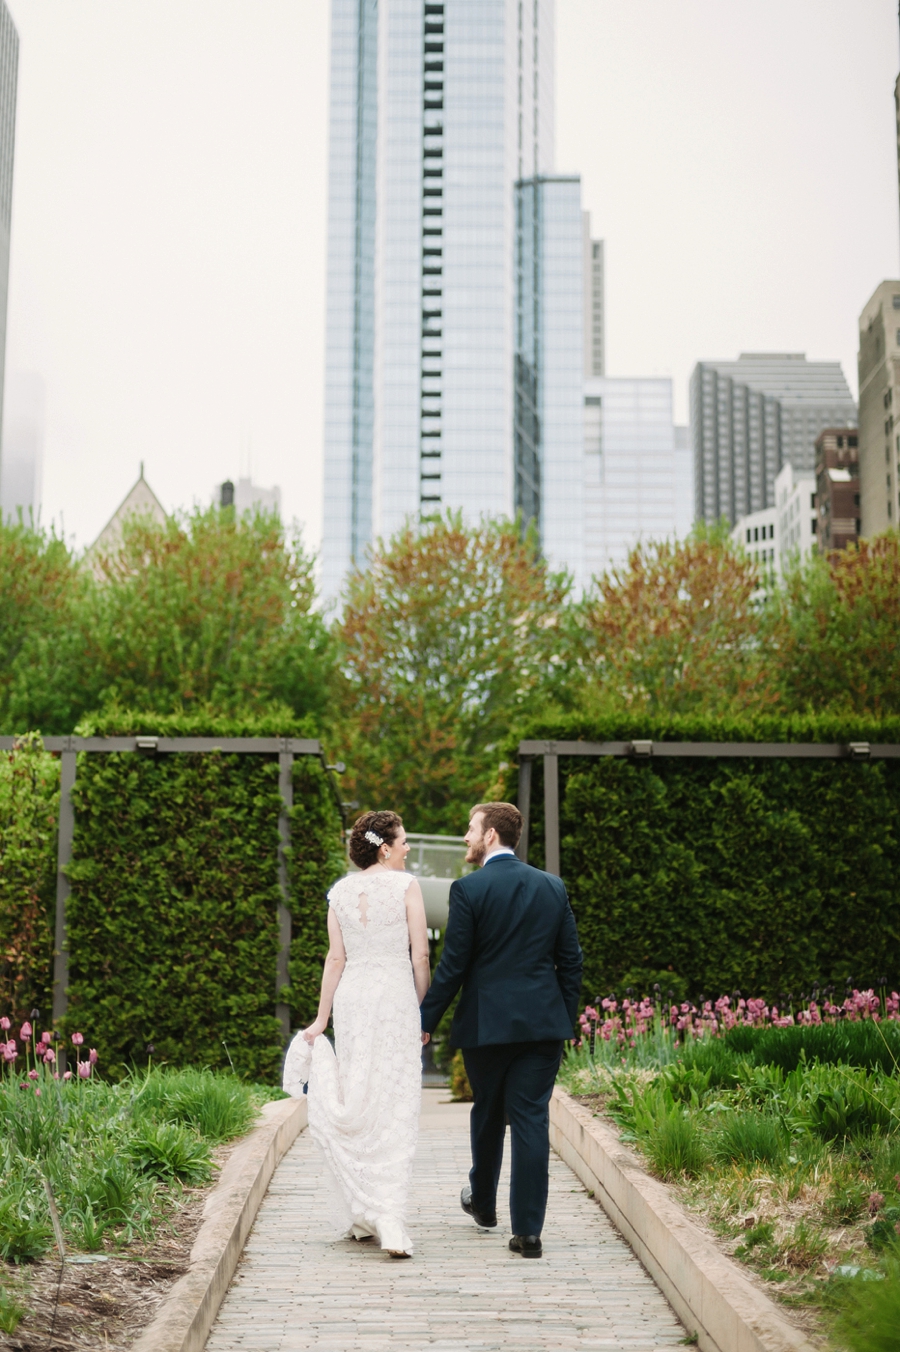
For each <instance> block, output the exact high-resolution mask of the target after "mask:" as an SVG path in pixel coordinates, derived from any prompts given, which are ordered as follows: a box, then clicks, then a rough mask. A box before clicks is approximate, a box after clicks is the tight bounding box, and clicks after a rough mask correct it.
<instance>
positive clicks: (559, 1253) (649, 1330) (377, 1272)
mask: <svg viewBox="0 0 900 1352" xmlns="http://www.w3.org/2000/svg"><path fill="white" fill-rule="evenodd" d="M424 1097H425V1103H424V1106H423V1113H422V1129H421V1135H420V1139H419V1149H418V1153H417V1156H416V1168H415V1181H414V1187H413V1199H412V1207H411V1217H412V1225H411V1231H412V1236H413V1240H414V1242H415V1245H416V1252H415V1255H414V1257H413V1258H411V1259H407V1260H397V1259H392V1258H390V1257H388V1256H387V1255H386V1254H382V1253H381V1252H380V1250H377V1249H374V1248H372V1246H371V1245H369V1244H355V1243H354V1242H353V1241H351V1240H348V1241H342V1242H338V1243H332V1242H329V1241H328V1240H326V1239H324V1238H323V1235H325V1234H327V1233H328V1225H327V1220H326V1215H325V1207H326V1205H327V1194H326V1191H325V1189H324V1186H323V1183H322V1173H323V1169H324V1166H323V1164H322V1162H321V1158H320V1156H319V1154H318V1152H317V1150H316V1147H315V1146H314V1145H313V1143H312V1141H311V1140H310V1139H309V1136H308V1134H307V1133H306V1132H303V1134H302V1135H301V1136H300V1137H299V1138H298V1140H297V1142H296V1144H295V1145H294V1146H293V1147H292V1148H291V1150H290V1151H289V1152H288V1154H287V1155H286V1156H285V1159H284V1161H283V1162H282V1164H281V1165H280V1166H279V1168H278V1170H277V1172H276V1174H275V1177H274V1178H273V1180H272V1183H271V1185H270V1187H269V1191H268V1194H267V1196H266V1198H265V1201H264V1202H263V1204H262V1207H261V1208H260V1211H259V1215H258V1216H257V1220H256V1224H255V1225H254V1227H253V1231H252V1233H251V1235H250V1239H249V1241H248V1243H247V1247H246V1249H245V1252H244V1256H243V1258H242V1260H241V1263H240V1266H239V1268H238V1271H237V1274H236V1276H235V1279H234V1281H233V1283H232V1285H231V1288H230V1290H229V1292H228V1295H227V1296H226V1298H225V1301H224V1303H223V1305H222V1309H221V1311H220V1313H219V1318H218V1320H217V1321H216V1324H215V1327H214V1328H213V1331H212V1333H211V1335H210V1338H209V1342H208V1343H207V1352H238V1349H241V1352H244V1350H245V1349H246V1352H250V1349H253V1350H254V1352H305V1350H306V1349H308V1348H315V1349H321V1350H322V1352H324V1350H325V1349H331V1350H333V1352H351V1349H352V1350H355V1349H369V1350H370V1352H421V1349H426V1348H427V1349H429V1352H431V1349H434V1350H435V1352H462V1349H466V1352H470V1350H471V1352H493V1350H494V1349H507V1348H514V1349H517V1352H548V1350H549V1349H553V1352H556V1350H557V1349H559V1350H560V1352H562V1350H563V1349H565V1350H566V1352H568V1349H578V1352H582V1350H584V1352H587V1349H601V1348H602V1349H604V1352H655V1350H656V1349H658V1348H672V1347H675V1346H676V1345H677V1344H678V1342H679V1340H680V1339H682V1338H683V1337H684V1329H683V1328H682V1327H681V1325H680V1324H679V1323H678V1320H677V1319H676V1318H675V1315H674V1314H673V1313H672V1310H671V1309H670V1307H669V1306H668V1304H667V1303H666V1301H665V1299H664V1298H663V1296H662V1295H661V1294H660V1292H659V1291H658V1290H657V1288H656V1287H655V1286H654V1284H653V1282H652V1281H651V1280H650V1278H649V1277H648V1276H647V1274H646V1273H645V1272H644V1270H643V1268H642V1267H641V1265H640V1263H638V1261H637V1259H636V1258H635V1257H634V1255H633V1254H632V1252H631V1250H630V1249H629V1248H628V1246H627V1245H626V1244H625V1243H624V1242H623V1241H622V1240H621V1239H620V1238H619V1237H618V1235H617V1234H616V1232H615V1230H614V1229H613V1227H612V1226H611V1224H610V1223H609V1221H608V1220H607V1218H606V1216H605V1215H604V1213H603V1211H602V1210H601V1209H600V1207H599V1206H597V1204H596V1203H595V1202H593V1201H591V1199H590V1198H589V1197H588V1196H587V1194H586V1193H585V1191H584V1189H583V1188H582V1186H581V1184H580V1183H579V1181H578V1179H577V1178H576V1177H575V1175H574V1174H573V1173H572V1172H571V1170H570V1169H569V1168H568V1167H567V1165H565V1164H563V1163H562V1161H561V1160H559V1159H557V1158H556V1157H555V1156H551V1174H550V1206H549V1211H548V1215H547V1224H546V1227H545V1229H544V1253H545V1257H544V1258H543V1259H540V1260H537V1261H530V1260H527V1259H522V1258H518V1257H515V1256H514V1255H513V1254H511V1253H510V1252H509V1250H508V1249H507V1243H508V1240H509V1222H508V1212H507V1214H506V1217H505V1218H504V1217H503V1211H504V1209H505V1208H504V1207H502V1206H498V1212H499V1213H500V1215H501V1224H500V1225H498V1227H497V1229H496V1230H493V1231H490V1232H485V1231H480V1230H477V1229H476V1227H475V1226H474V1224H473V1223H472V1221H470V1220H469V1219H468V1217H466V1216H465V1215H464V1214H463V1212H462V1211H461V1210H460V1206H459V1190H460V1187H461V1186H462V1184H463V1183H464V1182H465V1180H466V1174H467V1171H468V1167H469V1154H468V1115H469V1110H468V1108H467V1107H466V1106H464V1105H460V1104H452V1105H443V1104H441V1100H442V1099H444V1098H445V1097H446V1090H426V1091H425V1095H424ZM507 1188H508V1184H507V1182H506V1180H505V1179H504V1181H503V1182H502V1183H501V1189H504V1190H506V1189H507ZM504 1220H505V1223H504Z"/></svg>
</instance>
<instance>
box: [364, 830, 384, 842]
mask: <svg viewBox="0 0 900 1352" xmlns="http://www.w3.org/2000/svg"><path fill="white" fill-rule="evenodd" d="M366 840H367V841H368V842H369V844H370V845H383V844H384V841H383V840H382V839H381V836H376V834H375V832H374V831H367V832H366Z"/></svg>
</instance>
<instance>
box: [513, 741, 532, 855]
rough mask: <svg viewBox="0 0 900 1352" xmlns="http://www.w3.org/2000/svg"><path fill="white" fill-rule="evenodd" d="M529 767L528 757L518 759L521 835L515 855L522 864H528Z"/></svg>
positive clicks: (529, 759)
mask: <svg viewBox="0 0 900 1352" xmlns="http://www.w3.org/2000/svg"><path fill="white" fill-rule="evenodd" d="M531 766H532V760H531V757H530V756H523V757H522V758H521V759H520V761H519V795H518V804H517V806H518V808H519V811H520V812H521V814H522V834H521V835H520V836H519V843H518V845H517V846H516V854H517V855H518V856H519V858H520V859H521V860H522V863H523V864H527V863H528V823H529V819H530V817H531Z"/></svg>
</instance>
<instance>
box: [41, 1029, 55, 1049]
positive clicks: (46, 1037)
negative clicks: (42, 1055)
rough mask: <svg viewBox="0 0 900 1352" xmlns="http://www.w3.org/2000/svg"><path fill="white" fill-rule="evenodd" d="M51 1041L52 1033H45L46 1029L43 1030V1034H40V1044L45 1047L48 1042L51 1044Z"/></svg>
mask: <svg viewBox="0 0 900 1352" xmlns="http://www.w3.org/2000/svg"><path fill="white" fill-rule="evenodd" d="M52 1040H53V1034H52V1033H48V1032H47V1031H46V1029H45V1030H44V1032H43V1033H41V1042H43V1043H44V1045H45V1046H46V1045H47V1044H48V1043H49V1042H51V1041H52Z"/></svg>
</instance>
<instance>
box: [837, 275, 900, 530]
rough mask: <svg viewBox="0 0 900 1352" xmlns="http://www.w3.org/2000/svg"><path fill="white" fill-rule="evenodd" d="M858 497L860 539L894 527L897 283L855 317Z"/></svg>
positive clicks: (899, 346)
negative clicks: (857, 364)
mask: <svg viewBox="0 0 900 1352" xmlns="http://www.w3.org/2000/svg"><path fill="white" fill-rule="evenodd" d="M834 426H835V427H837V426H838V424H837V423H835V424H834ZM859 497H860V513H859V516H860V532H861V534H862V535H878V534H880V533H881V532H882V531H885V530H887V529H888V528H889V527H891V526H893V527H894V528H896V527H897V524H898V522H900V281H896V282H882V283H881V285H880V286H879V287H877V288H876V290H875V293H874V295H873V296H872V297H871V299H870V300H869V302H868V304H867V305H866V307H865V309H864V310H863V312H862V314H861V315H860V317H859Z"/></svg>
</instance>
